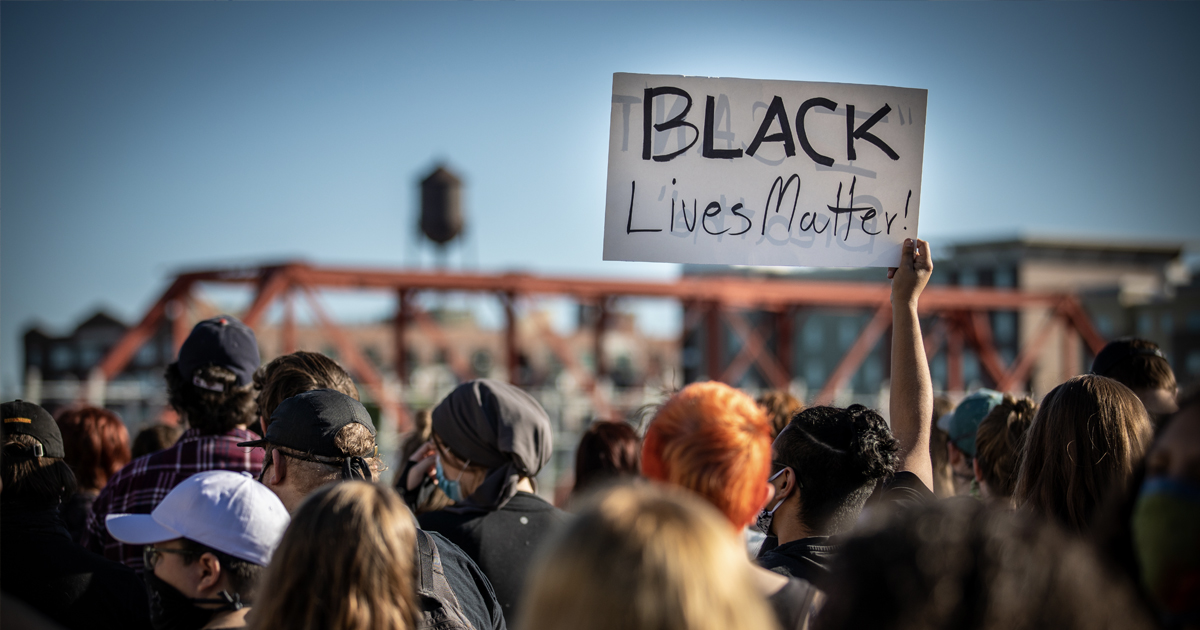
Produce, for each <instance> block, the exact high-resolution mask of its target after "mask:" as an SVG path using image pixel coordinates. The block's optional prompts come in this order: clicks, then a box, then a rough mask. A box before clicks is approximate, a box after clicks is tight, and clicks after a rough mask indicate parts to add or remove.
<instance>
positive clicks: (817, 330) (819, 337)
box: [804, 316, 825, 352]
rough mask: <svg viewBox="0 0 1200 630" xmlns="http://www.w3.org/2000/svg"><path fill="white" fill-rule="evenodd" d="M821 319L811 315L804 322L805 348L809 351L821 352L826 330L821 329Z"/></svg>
mask: <svg viewBox="0 0 1200 630" xmlns="http://www.w3.org/2000/svg"><path fill="white" fill-rule="evenodd" d="M822 328H823V326H821V320H820V319H817V318H816V317H815V316H814V317H809V318H808V321H807V322H805V323H804V349H805V350H807V351H809V352H820V350H821V345H822V342H823V341H824V338H825V331H823V330H821V329H822Z"/></svg>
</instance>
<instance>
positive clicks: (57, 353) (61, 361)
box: [50, 345, 75, 371]
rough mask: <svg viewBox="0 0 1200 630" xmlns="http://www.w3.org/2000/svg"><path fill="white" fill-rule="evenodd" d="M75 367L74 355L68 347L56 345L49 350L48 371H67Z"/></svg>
mask: <svg viewBox="0 0 1200 630" xmlns="http://www.w3.org/2000/svg"><path fill="white" fill-rule="evenodd" d="M73 367H75V353H74V352H72V351H71V347H70V346H68V345H56V346H54V347H53V348H51V349H50V369H52V370H55V371H62V370H69V369H71V368H73Z"/></svg>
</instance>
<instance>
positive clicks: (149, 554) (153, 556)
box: [142, 545, 199, 571]
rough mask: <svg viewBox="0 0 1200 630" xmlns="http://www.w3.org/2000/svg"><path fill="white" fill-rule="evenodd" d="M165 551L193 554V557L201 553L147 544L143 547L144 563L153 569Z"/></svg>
mask: <svg viewBox="0 0 1200 630" xmlns="http://www.w3.org/2000/svg"><path fill="white" fill-rule="evenodd" d="M164 553H175V554H179V555H181V556H191V557H193V558H194V557H197V556H198V555H199V554H197V553H196V552H195V551H191V550H189V549H164V548H162V547H154V546H151V545H146V546H145V547H142V564H144V565H146V570H147V571H153V570H154V565H156V564H158V559H159V558H161V557H162V554H164Z"/></svg>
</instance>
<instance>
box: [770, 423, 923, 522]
mask: <svg viewBox="0 0 1200 630" xmlns="http://www.w3.org/2000/svg"><path fill="white" fill-rule="evenodd" d="M775 451H776V453H775V454H776V458H777V461H778V463H780V464H783V465H784V466H789V467H791V469H792V470H793V471H795V473H796V477H797V480H798V483H799V484H800V500H801V512H800V520H801V521H802V522H803V523H804V524H805V526H806V527H807V528H808V529H810V530H811V531H813V532H815V533H816V534H818V535H823V536H831V535H834V534H837V533H839V532H842V531H846V530H848V529H850V527H852V526H853V525H854V521H855V520H856V519H857V518H858V515H859V513H860V512H862V508H863V505H865V504H866V501H867V498H868V497H869V496H870V495H871V491H872V490H874V488H875V485H876V482H878V481H879V480H880V479H883V478H885V477H887V476H889V475H891V474H892V473H894V472H895V469H896V464H897V463H898V461H899V455H898V453H899V445H898V443H897V442H896V438H895V437H893V436H892V432H891V430H890V429H888V426H887V422H885V421H884V419H883V417H882V416H880V415H879V414H878V413H876V412H875V411H873V410H871V409H868V408H866V407H864V406H862V405H851V406H850V407H848V408H846V409H841V408H838V407H810V408H808V409H805V410H804V411H802V412H800V413H798V414H796V417H794V418H793V419H792V421H791V423H790V424H788V426H787V428H786V429H785V430H784V431H783V432H782V433H780V434H779V437H778V438H777V439H776V441H775Z"/></svg>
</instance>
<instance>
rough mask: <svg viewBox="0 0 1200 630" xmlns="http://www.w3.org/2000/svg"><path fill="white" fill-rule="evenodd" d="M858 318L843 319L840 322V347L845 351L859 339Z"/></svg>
mask: <svg viewBox="0 0 1200 630" xmlns="http://www.w3.org/2000/svg"><path fill="white" fill-rule="evenodd" d="M858 328H859V326H858V318H857V317H843V318H841V319H840V320H839V321H838V347H839V348H841V349H842V350H843V351H845V350H846V349H848V348H849V347H850V345H851V344H853V343H854V340H855V339H857V338H858Z"/></svg>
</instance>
